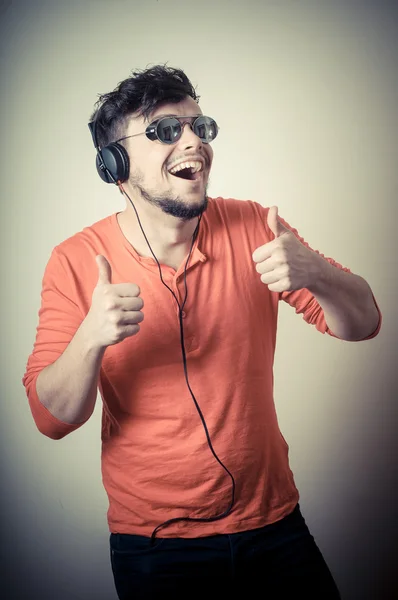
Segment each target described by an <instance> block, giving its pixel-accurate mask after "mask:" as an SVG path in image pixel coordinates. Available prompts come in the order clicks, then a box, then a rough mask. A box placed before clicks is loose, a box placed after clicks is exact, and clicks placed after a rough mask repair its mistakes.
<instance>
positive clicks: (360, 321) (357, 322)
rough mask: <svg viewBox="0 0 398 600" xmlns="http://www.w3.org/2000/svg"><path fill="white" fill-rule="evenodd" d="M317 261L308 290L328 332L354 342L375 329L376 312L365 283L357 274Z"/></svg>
mask: <svg viewBox="0 0 398 600" xmlns="http://www.w3.org/2000/svg"><path fill="white" fill-rule="evenodd" d="M317 258H318V259H319V270H318V276H317V277H316V279H315V281H314V283H313V284H312V285H311V286H309V288H308V289H309V290H310V291H311V292H312V293H313V294H314V297H315V298H316V300H317V301H318V302H319V304H320V306H321V307H322V309H323V311H324V313H325V320H326V323H327V325H328V327H329V329H330V330H331V331H332V332H333V333H334V334H335V335H336V336H337V337H339V338H341V339H344V340H348V341H356V340H361V339H364V338H366V337H368V336H369V335H371V334H372V333H373V332H374V331H375V330H376V328H377V325H378V322H379V313H378V311H377V308H376V305H375V302H374V299H373V295H372V291H371V289H370V287H369V285H368V283H367V282H366V281H365V280H364V279H363V278H362V277H360V276H359V275H355V274H353V273H347V272H346V271H342V270H341V269H339V268H337V267H334V266H333V265H331V264H330V263H329V262H328V261H327V260H325V259H324V258H322V257H320V256H319V255H317Z"/></svg>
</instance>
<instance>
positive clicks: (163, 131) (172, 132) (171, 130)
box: [157, 117, 181, 144]
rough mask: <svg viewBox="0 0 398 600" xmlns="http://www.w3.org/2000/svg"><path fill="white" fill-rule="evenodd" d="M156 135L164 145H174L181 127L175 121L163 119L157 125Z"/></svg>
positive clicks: (167, 118)
mask: <svg viewBox="0 0 398 600" xmlns="http://www.w3.org/2000/svg"><path fill="white" fill-rule="evenodd" d="M157 134H158V137H159V139H160V141H161V142H163V143H164V144H174V142H176V141H177V140H178V138H179V137H180V135H181V125H180V123H179V122H178V121H177V119H174V118H173V117H170V118H169V117H165V118H164V119H160V121H159V123H158V124H157Z"/></svg>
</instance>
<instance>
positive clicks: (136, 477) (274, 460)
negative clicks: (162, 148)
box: [23, 198, 380, 538]
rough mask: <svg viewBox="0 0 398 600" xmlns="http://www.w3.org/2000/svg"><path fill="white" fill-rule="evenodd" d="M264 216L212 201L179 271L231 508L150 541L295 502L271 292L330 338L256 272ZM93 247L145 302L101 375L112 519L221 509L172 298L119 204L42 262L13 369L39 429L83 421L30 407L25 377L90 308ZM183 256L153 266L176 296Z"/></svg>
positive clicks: (308, 302) (196, 385) (223, 496)
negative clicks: (24, 354) (122, 219)
mask: <svg viewBox="0 0 398 600" xmlns="http://www.w3.org/2000/svg"><path fill="white" fill-rule="evenodd" d="M267 213H268V209H266V208H264V207H262V206H261V205H260V204H258V203H256V202H252V201H249V200H243V201H242V200H233V199H223V198H217V199H209V204H208V208H207V210H206V212H205V213H204V214H203V218H202V221H201V223H200V228H199V234H198V237H197V239H196V241H195V244H194V248H193V253H192V255H191V259H190V262H189V266H188V269H187V273H186V282H187V288H188V295H187V301H186V304H185V307H184V316H183V325H184V337H185V349H186V357H187V372H188V379H189V384H190V387H191V389H192V392H193V394H194V396H195V398H196V400H197V402H198V404H199V407H200V409H201V411H202V413H203V417H204V419H205V421H206V424H207V428H208V431H209V435H210V439H211V443H212V445H213V448H214V451H215V453H216V454H217V456H218V457H219V459H220V461H221V462H222V463H223V464H224V465H225V466H226V467H227V469H228V470H229V471H230V473H231V474H232V476H233V477H234V480H235V484H236V489H235V503H234V506H233V509H232V511H231V512H230V513H229V514H228V515H227V516H226V517H224V518H222V519H220V520H216V521H211V522H186V521H180V522H177V523H172V524H171V525H169V526H168V527H165V528H164V529H161V530H160V531H159V533H158V537H187V538H190V537H200V536H207V535H213V534H217V533H234V532H238V531H244V530H248V529H254V528H257V527H261V526H263V525H265V524H268V523H271V522H274V521H277V520H279V519H281V518H283V517H284V516H285V515H287V514H288V513H289V512H291V511H292V510H293V508H294V506H295V505H296V503H297V501H298V498H299V494H298V490H297V488H296V485H295V482H294V477H293V474H292V472H291V469H290V467H289V458H288V446H287V444H286V441H285V439H284V438H283V436H282V434H281V432H280V429H279V426H278V421H277V415H276V410H275V405H274V398H273V361H274V352H275V342H276V330H277V314H278V302H279V300H280V299H283V300H285V301H286V302H288V303H289V304H291V305H292V306H293V307H294V308H295V310H296V312H297V313H300V314H302V316H303V318H304V319H305V321H307V322H308V323H310V324H312V325H315V327H316V328H317V329H318V331H320V332H321V333H328V334H330V335H333V334H332V333H331V332H330V330H329V329H328V327H327V325H326V322H325V318H324V313H323V311H322V309H321V307H320V305H319V304H318V302H317V301H316V300H315V298H314V297H313V296H312V294H311V293H310V292H309V291H308V290H306V289H302V290H299V291H295V292H284V293H282V294H279V293H275V292H270V291H269V290H268V288H267V286H266V285H264V284H263V283H262V282H261V281H260V276H259V274H258V273H257V272H256V269H255V264H254V262H253V260H252V253H253V251H254V250H255V249H256V248H258V247H259V246H262V245H263V244H265V243H267V242H269V241H271V240H272V239H273V238H274V235H273V234H272V232H271V231H270V230H269V228H268V226H267ZM281 220H282V222H283V223H284V224H285V225H286V226H288V227H289V228H290V229H291V230H292V231H293V232H294V233H295V235H297V236H298V233H297V231H296V230H295V229H292V228H291V227H290V226H289V225H288V224H287V223H286V222H285V221H283V219H281ZM299 239H300V240H301V241H302V242H303V243H305V242H304V240H303V239H302V238H299ZM97 254H103V255H104V256H105V257H106V258H107V259H108V261H109V263H110V264H111V267H112V283H124V282H134V283H136V284H137V285H138V286H139V287H140V289H141V297H142V298H143V300H144V304H145V305H144V308H143V312H144V315H145V319H144V321H143V322H142V323H141V330H140V331H139V333H138V334H137V335H135V336H133V337H130V338H127V339H125V340H124V341H123V342H121V343H119V344H117V345H113V346H109V347H108V348H107V350H106V352H105V355H104V358H103V361H102V367H101V372H100V379H99V390H100V393H101V397H102V402H103V411H102V434H101V436H102V455H101V459H102V475H103V483H104V487H105V490H106V492H107V495H108V498H109V509H108V523H109V529H110V531H111V532H118V533H135V534H140V535H146V536H150V535H151V533H152V532H153V530H154V529H155V528H156V527H157V526H158V525H160V524H161V523H163V522H165V521H166V520H168V519H172V518H178V517H187V516H188V517H200V518H203V517H204V518H208V517H214V516H217V515H220V514H222V513H224V512H225V511H226V510H227V508H228V506H229V504H230V501H231V491H232V481H231V478H230V476H229V475H228V474H227V472H226V471H225V470H224V469H223V467H222V466H221V465H220V464H219V463H218V462H217V460H216V459H215V457H214V455H213V454H212V452H211V451H210V448H209V445H208V442H207V438H206V434H205V430H204V427H203V424H202V421H201V419H200V417H199V414H198V411H197V409H196V407H195V404H194V402H193V399H192V397H191V395H190V392H189V389H188V386H187V384H186V379H185V375H184V368H183V360H182V350H181V345H180V325H179V316H178V315H179V308H178V306H177V303H176V301H175V299H174V297H173V296H172V294H171V292H170V291H169V290H168V289H167V288H166V287H165V286H164V285H163V284H162V282H161V280H160V276H159V269H158V265H157V263H156V262H155V260H154V259H153V258H143V257H141V256H139V255H138V254H137V252H136V251H135V250H134V248H133V247H132V246H131V244H130V243H129V242H128V241H127V240H126V238H125V237H124V235H123V233H122V232H121V230H120V228H119V225H118V221H117V218H116V214H113V215H111V216H109V217H107V218H105V219H102V220H101V221H99V222H97V223H95V224H94V225H92V226H91V227H87V228H85V229H83V231H81V232H79V233H77V234H76V235H74V236H72V237H71V238H69V239H67V240H65V241H64V242H62V243H61V244H59V245H58V246H57V247H56V248H54V250H53V252H52V255H51V257H50V259H49V262H48V264H47V267H46V270H45V274H44V278H43V288H42V304H41V308H40V312H39V324H38V328H37V336H36V341H35V344H34V348H33V351H32V354H31V355H30V357H29V359H28V363H27V368H26V373H25V375H24V378H23V383H24V385H25V387H26V391H27V395H28V398H29V403H30V408H31V411H32V414H33V418H34V420H35V422H36V425H37V427H38V428H39V430H40V431H41V432H42V433H44V434H45V435H47V436H49V437H50V438H53V439H60V438H62V437H63V436H65V435H67V434H69V433H71V432H73V431H74V430H75V429H77V428H78V427H80V426H81V425H82V424H79V425H71V424H67V423H63V422H61V421H59V420H58V419H56V418H55V417H54V416H53V415H52V414H51V413H50V412H49V411H48V410H47V409H46V408H45V407H44V406H43V405H42V404H41V403H40V401H39V399H38V396H37V392H36V379H37V376H38V374H39V373H40V371H41V370H42V369H43V368H44V367H46V366H47V365H49V364H51V363H53V362H54V361H55V360H56V359H57V358H58V357H59V356H60V355H61V354H62V352H63V351H64V350H65V348H66V346H67V345H68V343H69V342H70V340H71V339H72V337H73V335H74V334H75V332H76V330H77V328H78V327H79V325H80V323H81V322H82V320H83V319H84V317H85V315H86V314H87V312H88V310H89V307H90V305H91V298H92V293H93V290H94V287H95V285H96V283H97V280H98V268H97V264H96V262H95V256H96V255H97ZM327 260H328V261H329V262H331V263H332V264H334V265H335V266H336V267H337V268H343V267H342V266H341V265H339V264H338V263H336V262H334V261H333V260H332V259H327ZM185 262H186V261H185V260H184V262H183V264H182V265H181V266H180V267H179V269H178V270H177V272H176V271H175V270H174V269H173V268H171V267H168V266H165V265H161V267H162V273H163V279H164V281H165V283H167V284H168V285H169V286H170V287H171V289H172V290H173V291H174V293H175V295H176V296H177V298H178V299H179V302H180V304H181V303H182V302H183V300H184V297H185V287H184V266H185ZM345 270H347V271H348V269H345ZM379 328H380V324H379ZM379 328H378V329H377V330H376V331H375V332H374V334H373V335H372V336H370V337H373V336H375V335H376V334H377V333H378V330H379Z"/></svg>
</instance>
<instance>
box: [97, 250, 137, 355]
mask: <svg viewBox="0 0 398 600" xmlns="http://www.w3.org/2000/svg"><path fill="white" fill-rule="evenodd" d="M95 260H96V263H97V265H98V281H97V285H96V286H95V288H94V292H93V296H92V302H91V307H90V310H89V312H88V314H87V317H86V321H87V324H88V329H89V331H90V337H91V339H92V341H93V342H94V344H95V345H96V346H98V347H100V348H106V347H107V346H111V345H113V344H118V343H119V342H121V341H122V340H124V339H125V338H126V337H131V336H133V335H136V334H137V333H138V332H139V330H140V326H139V323H141V321H143V319H144V315H143V313H142V312H141V309H142V307H143V306H144V302H143V300H142V298H140V297H139V296H140V293H141V291H140V288H139V287H138V285H136V284H135V283H112V282H111V279H112V269H111V266H110V264H109V262H108V261H107V259H106V258H105V257H104V256H102V255H100V254H99V255H98V256H96V258H95Z"/></svg>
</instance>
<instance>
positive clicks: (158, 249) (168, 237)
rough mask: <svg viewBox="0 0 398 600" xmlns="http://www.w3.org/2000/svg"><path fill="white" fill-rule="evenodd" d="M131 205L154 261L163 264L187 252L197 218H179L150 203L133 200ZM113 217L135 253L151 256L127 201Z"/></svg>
mask: <svg viewBox="0 0 398 600" xmlns="http://www.w3.org/2000/svg"><path fill="white" fill-rule="evenodd" d="M134 206H135V208H136V209H137V213H138V216H139V219H140V221H141V225H142V229H143V230H144V232H145V235H146V237H147V239H148V242H149V244H150V245H151V247H152V250H153V252H154V254H155V256H156V257H157V258H158V260H160V259H161V260H163V261H164V262H166V263H167V261H168V259H170V258H171V257H178V256H184V255H185V254H187V253H188V252H189V249H190V247H191V243H192V236H193V234H194V231H195V229H196V227H197V224H198V217H196V218H194V219H191V220H190V221H183V220H181V219H177V218H176V217H173V216H171V215H167V214H165V213H163V212H162V211H161V210H160V209H159V208H157V207H155V206H151V205H150V204H143V203H141V202H136V201H134ZM117 218H118V222H119V226H120V228H121V230H122V232H123V235H124V236H125V238H126V239H127V240H128V241H129V242H130V244H131V245H132V246H133V247H134V249H135V250H136V251H137V252H138V254H140V256H143V257H151V258H152V253H151V251H150V249H149V246H148V243H147V241H146V239H145V237H144V235H143V233H142V230H141V227H140V225H139V222H138V219H137V215H136V212H135V210H134V209H133V207H132V206H131V204H130V202H129V201H127V206H126V208H125V209H124V211H122V212H121V213H119V214H118V216H117ZM173 260H174V258H173Z"/></svg>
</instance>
